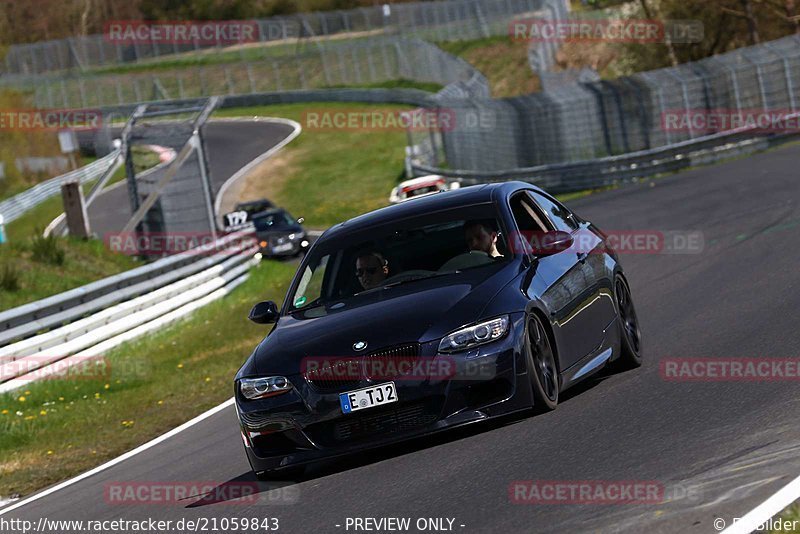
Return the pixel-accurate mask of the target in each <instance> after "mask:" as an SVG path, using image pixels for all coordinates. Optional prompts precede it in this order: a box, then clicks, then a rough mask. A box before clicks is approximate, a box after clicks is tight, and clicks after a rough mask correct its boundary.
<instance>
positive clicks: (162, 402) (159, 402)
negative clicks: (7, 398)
mask: <svg viewBox="0 0 800 534" xmlns="http://www.w3.org/2000/svg"><path fill="white" fill-rule="evenodd" d="M157 404H158V405H159V406H161V405H162V404H164V401H162V400H160V401H158V403H157ZM6 411H8V410H6Z"/></svg>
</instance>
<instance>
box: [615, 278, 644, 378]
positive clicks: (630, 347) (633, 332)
mask: <svg viewBox="0 0 800 534" xmlns="http://www.w3.org/2000/svg"><path fill="white" fill-rule="evenodd" d="M614 294H615V295H614V296H615V298H616V301H617V311H618V312H619V327H620V330H621V333H622V340H621V343H620V345H621V348H622V354H621V355H620V358H619V360H618V362H619V366H620V367H621V368H622V369H633V368H636V367H639V366H640V365H642V333H641V331H640V330H639V319H638V318H637V317H636V309H635V308H634V306H633V299H632V298H631V290H630V288H629V287H628V283H627V282H626V281H625V279H624V278H622V277H621V276H619V275H617V277H616V279H615V282H614Z"/></svg>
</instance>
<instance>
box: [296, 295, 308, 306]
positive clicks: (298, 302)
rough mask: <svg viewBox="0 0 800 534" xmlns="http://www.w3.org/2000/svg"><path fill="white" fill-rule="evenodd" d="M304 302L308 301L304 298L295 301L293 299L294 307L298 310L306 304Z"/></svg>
mask: <svg viewBox="0 0 800 534" xmlns="http://www.w3.org/2000/svg"><path fill="white" fill-rule="evenodd" d="M306 300H308V299H307V298H306V297H305V296H302V297H297V298H296V299H294V307H295V308H299V307H300V306H302V305H303V304H305V303H306Z"/></svg>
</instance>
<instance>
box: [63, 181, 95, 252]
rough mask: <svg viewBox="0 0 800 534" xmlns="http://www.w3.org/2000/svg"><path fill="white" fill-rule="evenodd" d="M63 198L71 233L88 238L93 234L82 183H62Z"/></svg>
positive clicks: (68, 228)
mask: <svg viewBox="0 0 800 534" xmlns="http://www.w3.org/2000/svg"><path fill="white" fill-rule="evenodd" d="M61 198H62V199H63V200H64V213H65V214H66V216H67V230H68V231H69V235H71V236H73V237H80V238H82V239H88V238H89V236H90V235H91V230H90V228H89V216H88V215H87V213H86V202H85V201H84V200H83V191H82V190H81V184H80V183H79V182H67V183H65V184H64V185H62V186H61Z"/></svg>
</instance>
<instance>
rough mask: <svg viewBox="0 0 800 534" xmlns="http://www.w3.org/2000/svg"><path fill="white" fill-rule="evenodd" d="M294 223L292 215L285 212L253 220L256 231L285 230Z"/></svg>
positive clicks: (259, 216) (261, 216) (260, 216)
mask: <svg viewBox="0 0 800 534" xmlns="http://www.w3.org/2000/svg"><path fill="white" fill-rule="evenodd" d="M293 223H294V219H293V218H292V216H291V215H289V214H288V213H286V212H285V211H278V212H274V213H268V214H264V215H258V216H256V218H254V219H253V225H254V226H255V228H256V231H265V230H275V229H277V228H283V227H286V226H289V225H291V224H293Z"/></svg>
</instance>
